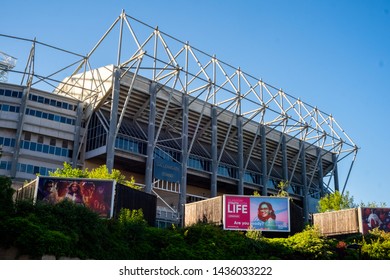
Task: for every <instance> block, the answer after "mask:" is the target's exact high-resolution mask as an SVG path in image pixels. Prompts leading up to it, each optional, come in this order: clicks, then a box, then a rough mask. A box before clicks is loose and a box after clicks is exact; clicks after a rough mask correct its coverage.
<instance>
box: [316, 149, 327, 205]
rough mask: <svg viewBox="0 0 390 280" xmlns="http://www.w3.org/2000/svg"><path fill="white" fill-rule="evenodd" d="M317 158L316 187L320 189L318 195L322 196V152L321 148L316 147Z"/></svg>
mask: <svg viewBox="0 0 390 280" xmlns="http://www.w3.org/2000/svg"><path fill="white" fill-rule="evenodd" d="M317 158H318V187H319V189H320V197H323V196H324V194H325V193H324V171H323V170H322V153H321V148H317Z"/></svg>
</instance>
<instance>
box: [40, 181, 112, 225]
mask: <svg viewBox="0 0 390 280" xmlns="http://www.w3.org/2000/svg"><path fill="white" fill-rule="evenodd" d="M114 188H115V181H114V180H100V179H88V178H58V177H44V176H39V177H38V180H37V187H36V193H35V200H36V201H43V202H47V203H51V204H55V203H58V202H60V201H63V200H65V199H67V200H69V201H72V202H73V203H76V204H79V205H83V206H86V207H88V208H90V209H91V210H92V211H94V212H96V213H98V214H99V216H100V217H102V218H111V217H112V215H113V210H114V209H113V208H114V207H113V205H114Z"/></svg>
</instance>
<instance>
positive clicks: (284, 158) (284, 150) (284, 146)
mask: <svg viewBox="0 0 390 280" xmlns="http://www.w3.org/2000/svg"><path fill="white" fill-rule="evenodd" d="M282 164H283V166H282V168H283V180H284V181H285V182H288V162H287V143H286V135H285V134H282Z"/></svg>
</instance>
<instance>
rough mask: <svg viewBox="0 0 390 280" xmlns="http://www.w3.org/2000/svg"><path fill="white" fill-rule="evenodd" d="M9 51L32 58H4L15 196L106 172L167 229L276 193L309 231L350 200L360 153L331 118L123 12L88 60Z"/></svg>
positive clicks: (2, 165) (8, 163) (6, 151)
mask: <svg viewBox="0 0 390 280" xmlns="http://www.w3.org/2000/svg"><path fill="white" fill-rule="evenodd" d="M10 40H12V41H17V42H18V43H20V45H23V47H24V49H25V50H26V52H25V53H26V57H27V59H26V64H25V65H19V64H18V62H17V60H18V59H19V58H18V59H17V58H14V57H13V56H12V55H13V54H6V53H3V52H1V53H0V68H1V72H0V74H1V81H0V96H1V97H0V100H1V102H0V127H1V131H2V133H1V135H0V145H1V147H2V152H1V158H0V161H1V162H0V175H6V176H10V177H11V178H12V179H13V184H14V187H15V188H16V189H17V188H20V187H21V186H22V185H23V182H25V181H26V180H32V179H34V178H36V174H40V175H49V172H50V171H54V170H56V169H57V168H61V167H62V166H63V162H69V163H71V164H72V166H73V167H79V168H93V167H97V166H100V165H104V164H105V165H107V167H108V169H109V170H112V169H118V170H120V171H121V172H122V173H123V174H124V175H126V176H127V177H134V179H135V182H136V184H138V185H139V186H141V187H142V189H143V191H144V192H146V193H153V194H154V195H156V196H157V198H158V203H157V215H156V216H157V225H158V226H160V227H163V226H164V224H170V223H177V224H182V219H183V213H184V210H183V209H184V206H185V204H186V203H191V202H195V201H200V200H204V199H207V198H213V197H216V196H220V195H222V194H238V195H252V194H253V193H254V192H258V193H259V194H261V195H262V196H270V195H275V194H277V192H278V191H279V188H278V185H279V184H280V182H285V183H287V185H288V188H287V189H286V190H287V192H288V193H289V196H290V197H291V198H292V200H293V201H294V202H295V203H296V204H297V205H299V206H300V207H302V209H303V213H304V217H303V219H304V221H305V222H307V221H308V220H309V217H310V214H311V213H315V212H316V204H317V202H318V200H319V199H320V198H321V197H323V196H324V195H325V194H327V193H331V192H334V191H340V192H344V191H345V188H346V186H347V182H348V178H349V175H350V172H351V170H352V167H353V164H354V162H355V159H356V155H357V152H358V148H357V146H356V144H355V143H354V142H353V141H352V139H350V137H349V136H348V135H347V134H346V133H345V131H344V129H343V128H341V126H340V125H339V124H338V123H337V121H336V120H335V118H334V117H333V116H332V115H330V114H327V113H325V112H323V111H321V110H320V109H319V108H317V107H316V106H312V105H309V104H307V103H305V102H304V101H303V100H300V99H299V98H295V97H293V96H291V95H289V94H288V93H286V92H284V91H283V90H281V89H279V88H276V87H274V86H272V85H270V84H267V83H266V82H265V81H262V80H261V79H258V78H256V77H254V76H252V75H250V74H248V73H246V72H245V71H244V70H242V69H241V68H236V67H233V66H231V65H230V64H228V63H226V62H223V61H222V60H220V59H219V58H218V57H217V56H216V55H209V54H207V53H206V52H204V51H202V50H199V49H197V48H196V47H193V46H191V45H190V44H189V43H188V42H184V41H181V40H178V39H176V38H174V37H173V36H171V35H168V34H167V33H164V32H162V31H160V30H159V29H158V28H153V27H151V26H149V25H147V24H145V23H143V22H141V21H139V20H137V19H135V18H133V17H131V16H129V15H127V14H126V13H125V12H124V11H123V12H122V13H121V14H120V15H119V16H118V18H116V19H115V21H114V22H113V23H112V25H111V26H110V27H109V28H108V29H107V30H106V31H105V33H104V35H103V36H102V37H101V38H100V40H98V42H97V43H96V45H95V46H93V47H92V48H91V50H90V51H89V52H88V53H87V54H86V55H81V54H78V53H76V52H72V51H68V50H65V49H62V48H61V47H58V46H51V45H48V44H46V43H43V42H40V41H37V40H35V39H34V40H31V39H25V38H18V37H14V36H11V35H7V34H0V42H1V43H2V44H1V45H3V46H6V45H7V44H8V43H9V41H10ZM111 41H115V46H113V45H112V44H109V43H108V42H111ZM76 47H77V46H75V47H73V48H76ZM21 48H22V47H21ZM0 51H1V50H0ZM50 54H51V55H52V56H51V57H56V58H58V59H56V61H47V58H48V57H49V55H50ZM57 60H58V61H57ZM41 61H44V62H43V63H42V62H41ZM42 65H45V66H46V67H45V70H42V69H41V68H40V66H42ZM41 71H43V72H41ZM11 80H12V81H13V82H11ZM339 166H343V169H342V170H343V172H345V174H339V173H340V172H339V169H340V168H339ZM345 166H346V168H344V167H345ZM341 178H343V179H341Z"/></svg>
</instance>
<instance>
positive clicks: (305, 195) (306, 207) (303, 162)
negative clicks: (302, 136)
mask: <svg viewBox="0 0 390 280" xmlns="http://www.w3.org/2000/svg"><path fill="white" fill-rule="evenodd" d="M299 149H300V156H301V165H302V168H301V169H302V174H301V176H302V177H301V178H302V186H303V215H304V217H303V219H304V222H305V223H308V221H309V187H308V185H307V176H306V150H305V142H304V141H300V142H299Z"/></svg>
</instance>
